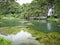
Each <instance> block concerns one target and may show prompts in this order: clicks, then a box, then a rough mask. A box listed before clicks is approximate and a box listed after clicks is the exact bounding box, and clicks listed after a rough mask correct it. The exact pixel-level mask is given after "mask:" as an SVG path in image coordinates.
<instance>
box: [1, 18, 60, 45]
mask: <svg viewBox="0 0 60 45" xmlns="http://www.w3.org/2000/svg"><path fill="white" fill-rule="evenodd" d="M21 30H24V31H27V32H29V33H31V35H32V36H33V37H35V38H36V40H32V41H33V42H34V41H38V43H39V42H40V43H42V44H41V45H60V43H59V42H60V26H59V25H58V24H57V23H55V22H49V21H46V20H32V21H26V20H17V19H12V20H6V19H4V20H0V35H10V34H15V35H16V34H17V33H19V32H20V31H21ZM16 38H17V37H16ZM29 42H30V41H29ZM14 43H16V42H15V41H14ZM43 43H44V44H43ZM51 43H52V44H51ZM29 44H30V45H33V43H29ZM29 44H25V43H22V44H21V45H29ZM14 45H20V44H14ZM34 45H40V44H34Z"/></svg>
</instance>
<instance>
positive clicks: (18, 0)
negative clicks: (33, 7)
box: [16, 0, 32, 5]
mask: <svg viewBox="0 0 60 45" xmlns="http://www.w3.org/2000/svg"><path fill="white" fill-rule="evenodd" d="M16 2H17V3H19V4H20V5H23V4H26V3H31V2H32V0H16Z"/></svg>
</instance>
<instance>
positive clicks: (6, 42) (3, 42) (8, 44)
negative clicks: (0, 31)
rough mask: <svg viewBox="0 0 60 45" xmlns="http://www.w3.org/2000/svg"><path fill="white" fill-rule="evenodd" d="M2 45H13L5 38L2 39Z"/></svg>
mask: <svg viewBox="0 0 60 45" xmlns="http://www.w3.org/2000/svg"><path fill="white" fill-rule="evenodd" d="M0 45H12V44H11V42H10V41H9V40H5V39H4V38H2V37H0Z"/></svg>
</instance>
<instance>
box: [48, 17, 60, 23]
mask: <svg viewBox="0 0 60 45" xmlns="http://www.w3.org/2000/svg"><path fill="white" fill-rule="evenodd" d="M47 20H49V21H55V22H59V21H60V18H52V17H51V18H48V19H47Z"/></svg>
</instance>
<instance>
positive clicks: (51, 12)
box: [48, 8, 53, 16]
mask: <svg viewBox="0 0 60 45" xmlns="http://www.w3.org/2000/svg"><path fill="white" fill-rule="evenodd" d="M52 15H53V9H52V8H49V10H48V16H52Z"/></svg>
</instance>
